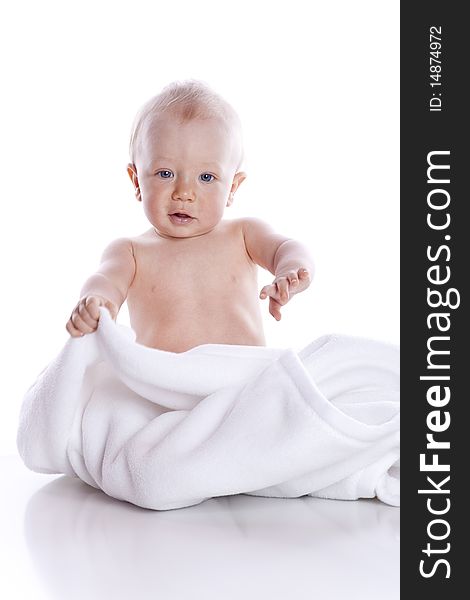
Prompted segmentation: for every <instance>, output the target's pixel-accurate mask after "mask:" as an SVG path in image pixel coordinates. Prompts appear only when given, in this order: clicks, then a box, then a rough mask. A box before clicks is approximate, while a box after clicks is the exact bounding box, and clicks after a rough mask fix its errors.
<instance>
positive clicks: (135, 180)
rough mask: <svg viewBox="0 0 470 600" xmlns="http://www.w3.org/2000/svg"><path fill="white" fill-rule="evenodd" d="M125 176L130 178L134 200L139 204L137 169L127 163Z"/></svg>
mask: <svg viewBox="0 0 470 600" xmlns="http://www.w3.org/2000/svg"><path fill="white" fill-rule="evenodd" d="M127 174H128V175H129V177H130V178H131V181H132V185H133V186H134V189H135V195H136V198H137V200H139V202H140V200H141V197H140V187H139V179H138V177H137V168H136V166H135V165H134V164H132V163H129V164H128V165H127Z"/></svg>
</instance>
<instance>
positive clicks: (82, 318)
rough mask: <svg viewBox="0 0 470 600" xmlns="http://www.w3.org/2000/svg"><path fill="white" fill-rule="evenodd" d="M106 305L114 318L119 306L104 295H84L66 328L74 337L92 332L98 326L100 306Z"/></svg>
mask: <svg viewBox="0 0 470 600" xmlns="http://www.w3.org/2000/svg"><path fill="white" fill-rule="evenodd" d="M100 306H105V307H106V308H107V309H108V310H109V312H110V313H111V316H112V318H113V319H115V318H116V316H117V314H118V307H117V306H116V305H115V304H114V303H113V302H110V301H109V300H107V299H106V298H103V297H102V296H84V297H83V298H81V299H80V300H79V302H78V304H77V306H76V307H75V308H74V309H73V312H72V315H71V316H70V319H69V320H68V321H67V325H66V326H65V328H66V329H67V331H68V332H69V333H70V335H71V336H72V337H81V336H82V335H84V334H85V333H92V332H93V331H95V330H96V328H97V327H98V321H99V318H100V311H99V307H100Z"/></svg>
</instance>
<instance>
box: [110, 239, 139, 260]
mask: <svg viewBox="0 0 470 600" xmlns="http://www.w3.org/2000/svg"><path fill="white" fill-rule="evenodd" d="M127 255H130V256H132V255H133V245H132V238H130V237H120V238H116V239H115V240H113V241H112V242H110V243H109V244H108V245H107V246H106V248H105V249H104V251H103V254H102V261H104V260H110V259H114V258H118V257H125V256H127Z"/></svg>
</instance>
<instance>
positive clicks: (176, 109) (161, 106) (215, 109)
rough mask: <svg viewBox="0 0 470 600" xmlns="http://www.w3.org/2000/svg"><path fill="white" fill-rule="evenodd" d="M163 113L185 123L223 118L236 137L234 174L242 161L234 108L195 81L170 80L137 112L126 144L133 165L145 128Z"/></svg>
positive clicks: (242, 154)
mask: <svg viewBox="0 0 470 600" xmlns="http://www.w3.org/2000/svg"><path fill="white" fill-rule="evenodd" d="M162 113H169V114H171V115H172V116H177V117H178V118H179V119H181V121H182V122H183V123H184V122H186V121H190V120H192V119H209V118H214V117H215V118H220V119H222V120H223V121H224V122H225V124H226V126H227V128H228V130H229V131H230V133H231V134H233V135H236V136H237V137H238V138H239V146H240V156H239V161H238V164H237V169H236V170H237V171H238V169H239V168H240V166H241V164H242V162H243V158H244V152H243V142H242V127H241V122H240V119H239V117H238V115H237V113H236V112H235V110H234V109H233V107H232V106H231V105H230V104H229V103H228V102H227V101H226V100H224V99H223V98H222V97H221V96H219V94H217V93H216V92H214V90H212V89H211V88H210V87H209V85H207V84H206V83H205V82H203V81H200V80H197V79H186V80H184V81H173V82H172V83H170V84H168V85H167V86H165V87H164V88H163V89H162V91H161V92H160V93H159V94H157V95H156V96H153V98H150V100H148V101H147V102H146V103H145V104H144V105H143V106H142V107H141V109H140V110H139V112H138V113H137V115H136V117H135V119H134V124H133V126H132V132H131V137H130V142H129V157H130V160H131V163H133V164H135V161H136V155H137V149H138V146H139V142H140V138H141V137H142V132H143V130H144V128H145V125H146V124H147V123H148V122H151V120H152V118H153V117H155V116H156V115H159V114H162Z"/></svg>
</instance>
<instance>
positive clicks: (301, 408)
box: [17, 308, 399, 510]
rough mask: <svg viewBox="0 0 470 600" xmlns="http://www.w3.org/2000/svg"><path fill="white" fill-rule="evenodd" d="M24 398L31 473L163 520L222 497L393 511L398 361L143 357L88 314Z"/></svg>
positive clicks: (312, 349)
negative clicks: (71, 480) (89, 325)
mask: <svg viewBox="0 0 470 600" xmlns="http://www.w3.org/2000/svg"><path fill="white" fill-rule="evenodd" d="M100 312H101V315H100V321H99V325H98V329H97V331H96V332H95V333H93V334H89V335H85V336H83V337H81V338H70V339H68V340H67V342H66V344H65V346H64V348H63V349H62V351H61V352H60V353H59V355H58V356H57V357H56V358H55V360H53V361H52V362H51V363H50V364H49V365H48V366H47V367H46V368H45V369H44V370H43V371H42V372H41V373H40V374H39V376H38V378H37V380H36V382H35V383H34V384H33V385H32V386H31V387H30V388H29V390H28V391H27V393H26V395H25V398H24V400H23V405H22V409H21V415H20V423H19V429H18V437H17V444H18V450H19V452H20V455H21V457H22V458H23V461H24V462H25V464H26V466H27V467H28V468H30V469H32V470H33V471H37V472H40V473H64V474H66V475H69V476H72V477H79V478H80V479H82V480H83V481H85V482H86V483H88V484H89V485H91V486H94V487H96V488H99V489H101V490H103V491H104V492H105V493H106V494H108V495H110V496H113V497H114V498H118V499H121V500H126V501H128V502H132V503H133V504H136V505H138V506H142V507H145V508H151V509H157V510H167V509H172V508H181V507H184V506H191V505H194V504H198V503H200V502H203V501H204V500H207V499H208V498H211V497H216V496H226V495H231V494H239V493H244V494H250V495H253V496H274V497H282V498H295V497H299V496H303V495H310V496H318V497H321V498H335V499H344V500H353V499H357V498H372V497H375V496H377V497H378V498H379V499H380V500H382V501H383V502H386V503H387V504H391V505H394V506H398V505H399V479H398V473H399V376H398V371H399V355H398V349H397V348H396V347H395V346H392V345H388V344H384V343H381V342H377V341H373V340H367V339H362V338H356V337H350V336H343V335H330V336H324V337H321V338H319V339H318V340H316V341H315V342H313V343H312V344H310V345H309V346H307V347H306V348H305V349H304V350H302V351H301V352H300V353H296V352H294V351H293V350H291V349H287V350H281V349H273V348H266V347H258V346H230V345H220V344H205V345H202V346H197V347H196V348H193V349H191V350H189V351H187V352H183V353H180V354H177V353H173V352H164V351H161V350H155V349H152V348H147V347H145V346H142V345H140V344H137V343H136V342H135V334H134V332H133V331H132V330H131V329H129V328H127V327H124V326H122V325H117V324H116V323H115V322H114V321H113V320H112V319H111V317H110V315H109V313H108V311H107V310H106V309H104V308H101V309H100Z"/></svg>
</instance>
